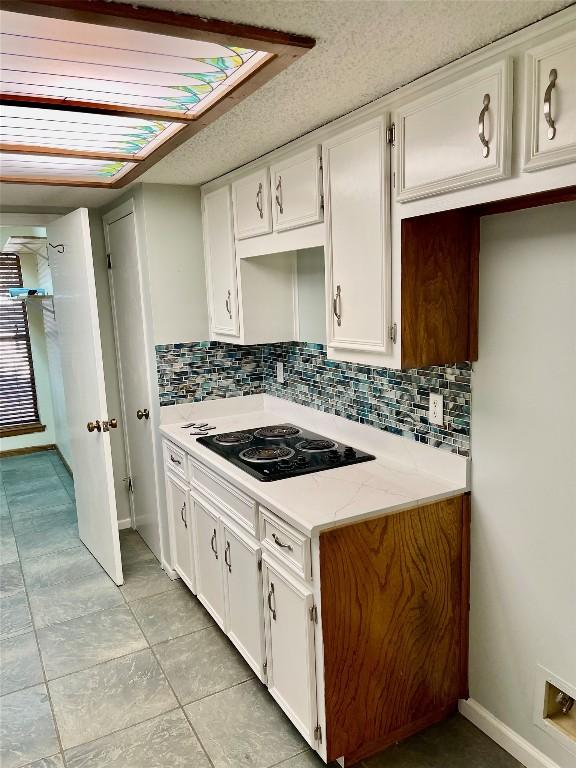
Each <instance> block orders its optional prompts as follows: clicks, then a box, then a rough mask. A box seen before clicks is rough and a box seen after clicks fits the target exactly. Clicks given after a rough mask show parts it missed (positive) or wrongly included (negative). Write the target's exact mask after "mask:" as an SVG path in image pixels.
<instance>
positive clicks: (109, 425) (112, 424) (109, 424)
mask: <svg viewBox="0 0 576 768" xmlns="http://www.w3.org/2000/svg"><path fill="white" fill-rule="evenodd" d="M117 426H118V421H117V420H116V419H110V421H103V422H102V428H103V430H104V432H108V431H109V430H111V429H116V427H117Z"/></svg>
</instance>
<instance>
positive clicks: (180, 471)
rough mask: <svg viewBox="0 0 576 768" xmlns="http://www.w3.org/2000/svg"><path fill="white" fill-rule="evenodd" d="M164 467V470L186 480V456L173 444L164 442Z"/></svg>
mask: <svg viewBox="0 0 576 768" xmlns="http://www.w3.org/2000/svg"><path fill="white" fill-rule="evenodd" d="M164 465H165V467H166V469H169V470H170V471H171V472H173V473H175V474H176V475H179V476H180V477H182V478H184V479H185V480H188V467H187V462H186V454H185V452H184V451H183V450H182V448H177V447H176V446H175V445H174V444H173V443H168V442H166V441H164Z"/></svg>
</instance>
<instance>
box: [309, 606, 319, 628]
mask: <svg viewBox="0 0 576 768" xmlns="http://www.w3.org/2000/svg"><path fill="white" fill-rule="evenodd" d="M309 613H310V621H311V622H313V623H314V624H318V608H316V606H315V605H313V606H312V608H310V611H309Z"/></svg>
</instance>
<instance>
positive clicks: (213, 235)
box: [202, 186, 240, 336]
mask: <svg viewBox="0 0 576 768" xmlns="http://www.w3.org/2000/svg"><path fill="white" fill-rule="evenodd" d="M202 213H203V215H202V223H203V227H204V257H205V264H206V287H207V292H208V309H209V313H210V326H211V327H210V330H211V331H212V332H213V333H220V334H224V335H227V336H238V335H239V333H240V328H239V320H238V298H237V294H238V290H237V279H236V252H235V248H234V232H233V229H232V204H231V201H230V187H228V186H227V187H222V189H217V190H216V191H215V192H210V193H208V194H207V195H205V196H204V199H203V201H202Z"/></svg>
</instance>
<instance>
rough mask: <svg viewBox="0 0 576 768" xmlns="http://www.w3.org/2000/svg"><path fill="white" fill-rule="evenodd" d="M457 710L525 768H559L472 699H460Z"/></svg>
mask: <svg viewBox="0 0 576 768" xmlns="http://www.w3.org/2000/svg"><path fill="white" fill-rule="evenodd" d="M458 709H459V710H460V714H461V715H463V716H464V717H465V718H466V719H467V720H470V722H471V723H473V724H474V725H475V726H476V727H477V728H479V729H480V730H481V731H483V732H484V733H485V734H486V736H489V737H490V738H491V739H492V741H495V742H496V744H498V745H499V746H501V747H502V749H505V750H506V752H508V753H509V754H510V755H512V757H515V758H516V760H518V761H519V762H520V763H522V765H525V766H526V768H560V766H559V765H558V763H555V762H554V760H551V759H550V758H549V757H548V756H547V755H545V754H544V753H543V752H540V750H539V749H536V747H534V746H533V745H532V744H530V742H529V741H526V739H525V738H524V737H523V736H520V734H518V733H516V731H513V730H512V728H509V727H508V726H507V725H506V724H505V723H503V722H502V721H501V720H498V718H497V717H494V715H493V714H492V713H491V712H489V711H488V710H487V709H485V708H484V707H483V706H482V705H481V704H479V703H478V702H477V701H475V700H474V699H460V701H459V702H458Z"/></svg>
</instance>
